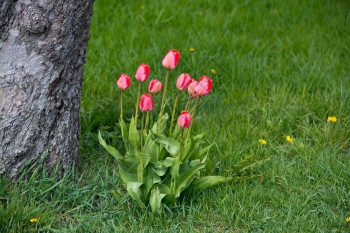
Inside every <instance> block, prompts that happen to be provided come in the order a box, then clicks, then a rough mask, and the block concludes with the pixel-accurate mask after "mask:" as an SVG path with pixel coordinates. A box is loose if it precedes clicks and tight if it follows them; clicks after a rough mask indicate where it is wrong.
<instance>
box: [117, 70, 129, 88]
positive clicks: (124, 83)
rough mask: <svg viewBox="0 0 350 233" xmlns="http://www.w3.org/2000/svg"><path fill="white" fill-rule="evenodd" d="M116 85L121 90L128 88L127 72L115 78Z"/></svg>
mask: <svg viewBox="0 0 350 233" xmlns="http://www.w3.org/2000/svg"><path fill="white" fill-rule="evenodd" d="M117 85H118V87H119V88H120V89H122V90H126V89H128V88H129V86H130V77H129V76H128V75H127V74H121V75H120V76H119V78H118V79H117Z"/></svg>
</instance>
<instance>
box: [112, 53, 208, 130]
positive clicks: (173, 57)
mask: <svg viewBox="0 0 350 233" xmlns="http://www.w3.org/2000/svg"><path fill="white" fill-rule="evenodd" d="M179 60H180V53H179V51H177V50H170V51H169V52H168V53H167V54H166V55H165V57H164V58H163V61H162V64H163V66H164V67H165V68H167V69H168V73H167V76H166V80H165V87H164V90H163V99H162V104H161V112H160V115H162V114H163V111H164V101H165V98H166V89H167V84H168V78H169V71H170V70H172V69H175V67H176V66H177V64H178V62H179ZM150 70H151V69H150V67H149V65H147V64H141V65H140V66H139V67H138V68H137V71H136V74H135V78H136V80H137V81H139V89H138V90H139V91H138V96H137V102H136V110H135V119H137V118H138V106H139V108H140V110H141V111H142V112H149V111H152V110H153V107H154V103H153V98H152V95H153V94H157V93H159V92H160V91H162V89H163V84H162V83H161V82H160V81H159V80H157V79H152V80H151V81H150V82H149V85H148V91H149V93H145V94H142V95H141V98H140V90H141V83H142V82H145V81H147V79H148V77H149V74H150ZM116 83H117V85H118V87H119V88H120V89H121V90H122V91H125V90H126V89H128V88H129V86H130V84H131V79H130V77H129V76H128V75H127V74H125V73H123V74H121V75H120V76H119V78H118V79H117V80H116ZM212 84H213V82H212V80H211V79H210V78H209V77H208V76H205V75H204V76H202V77H201V78H200V79H199V81H197V80H195V79H193V78H191V76H190V75H189V74H187V73H183V74H181V75H180V76H179V77H178V78H177V80H176V88H177V89H178V90H179V91H178V94H177V96H176V99H175V103H174V108H173V111H172V119H171V125H170V131H169V133H171V131H172V126H173V121H174V114H175V112H176V107H177V102H178V98H179V94H180V91H185V90H188V93H189V99H188V101H187V104H186V108H185V111H182V112H181V114H180V115H179V117H178V124H179V126H180V127H181V128H182V129H185V128H188V127H189V126H190V125H191V119H192V118H191V114H190V113H189V112H188V108H189V107H190V106H189V103H190V102H191V99H190V98H194V99H197V101H198V99H199V97H200V96H205V95H207V94H209V93H210V91H211V89H212ZM122 95H123V93H122V92H121V98H120V99H121V104H120V107H121V111H120V112H121V118H123V103H122V99H123V96H122ZM197 101H196V103H198V102H197ZM196 106H197V104H196V105H195V107H196ZM194 110H195V109H194ZM146 122H147V120H146Z"/></svg>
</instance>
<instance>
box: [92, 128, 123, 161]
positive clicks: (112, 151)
mask: <svg viewBox="0 0 350 233" xmlns="http://www.w3.org/2000/svg"><path fill="white" fill-rule="evenodd" d="M98 141H99V143H100V144H101V146H103V147H104V148H105V149H106V150H107V152H108V153H110V154H111V155H112V156H113V157H114V159H115V160H120V159H123V156H121V154H120V153H119V151H118V150H117V149H115V148H114V147H113V146H110V145H107V143H106V141H105V140H103V138H102V136H101V132H98Z"/></svg>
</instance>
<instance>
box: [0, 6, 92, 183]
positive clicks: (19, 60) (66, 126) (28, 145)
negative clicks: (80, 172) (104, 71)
mask: <svg viewBox="0 0 350 233" xmlns="http://www.w3.org/2000/svg"><path fill="white" fill-rule="evenodd" d="M92 5H93V1H92V0H86V1H77V0H52V1H46V0H39V1H28V0H18V1H14V0H3V1H2V3H0V28H1V29H0V174H6V175H8V176H9V177H13V176H15V175H16V174H17V172H18V171H19V169H20V168H21V167H22V165H23V164H24V163H26V162H30V161H36V160H37V159H38V158H39V157H40V156H41V155H42V154H44V153H47V155H48V156H47V159H46V164H47V166H48V167H53V166H55V165H56V164H59V166H60V171H61V173H63V172H64V171H66V170H68V169H70V168H71V166H72V164H74V163H78V162H79V137H80V125H79V108H80V98H81V84H82V78H83V64H84V61H85V54H86V44H87V41H88V38H89V24H90V16H91V13H92Z"/></svg>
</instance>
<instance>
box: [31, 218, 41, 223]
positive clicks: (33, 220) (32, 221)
mask: <svg viewBox="0 0 350 233" xmlns="http://www.w3.org/2000/svg"><path fill="white" fill-rule="evenodd" d="M38 221H39V219H38V218H31V219H29V222H31V223H35V222H38Z"/></svg>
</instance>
